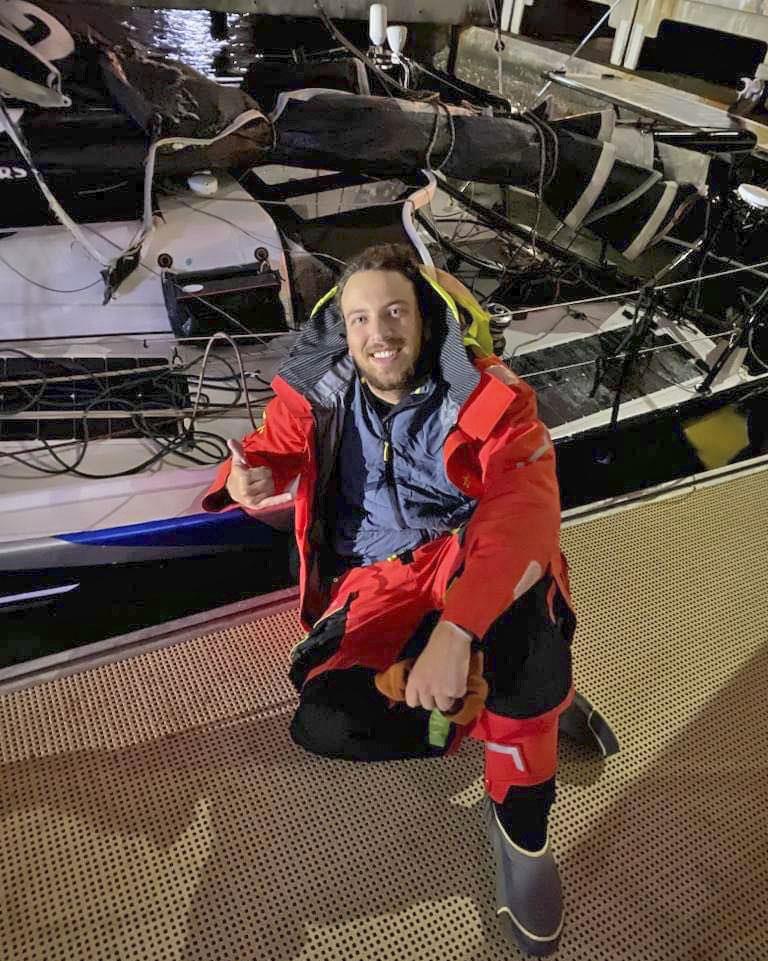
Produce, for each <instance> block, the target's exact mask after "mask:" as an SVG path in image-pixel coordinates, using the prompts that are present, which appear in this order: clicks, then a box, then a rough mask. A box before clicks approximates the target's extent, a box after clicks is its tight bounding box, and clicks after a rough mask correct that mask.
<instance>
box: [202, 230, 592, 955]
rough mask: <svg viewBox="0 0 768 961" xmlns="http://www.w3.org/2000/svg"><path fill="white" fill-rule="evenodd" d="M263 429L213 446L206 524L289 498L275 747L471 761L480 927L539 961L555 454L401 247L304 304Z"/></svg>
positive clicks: (560, 681)
mask: <svg viewBox="0 0 768 961" xmlns="http://www.w3.org/2000/svg"><path fill="white" fill-rule="evenodd" d="M273 386H274V389H275V393H276V398H275V399H274V400H272V401H271V402H270V404H269V405H268V407H267V416H266V419H265V422H264V424H263V426H262V428H261V429H260V430H259V431H257V432H255V433H254V434H251V435H250V436H249V437H247V438H245V440H244V441H243V444H242V446H241V445H238V444H237V443H235V442H232V444H231V447H232V450H233V458H232V460H231V461H230V462H228V463H227V464H225V465H223V466H222V469H221V471H220V473H219V476H218V478H217V480H216V482H215V483H214V485H213V486H212V488H211V490H210V491H209V493H208V495H207V497H206V499H205V501H204V506H205V507H206V509H208V510H222V509H226V508H232V507H234V506H236V505H238V504H239V505H242V506H243V507H245V508H247V509H256V508H259V507H263V506H266V505H268V504H274V503H275V502H279V501H280V500H284V499H286V498H287V497H289V496H290V495H288V494H286V490H287V488H288V487H289V486H290V485H291V483H292V482H293V481H294V480H296V478H298V489H297V492H296V497H295V501H296V520H295V523H296V537H297V541H298V544H299V550H300V559H301V618H302V622H303V623H304V626H305V629H306V630H307V632H308V633H307V635H306V637H305V638H304V639H303V640H302V641H300V642H299V644H297V646H296V647H295V648H294V651H293V653H292V663H291V668H290V675H291V679H292V681H293V683H294V685H295V686H296V689H297V691H299V693H300V702H299V707H298V709H297V711H296V713H295V715H294V718H293V721H292V724H291V736H292V737H293V739H294V741H295V742H296V743H297V744H299V745H300V746H301V747H303V748H305V749H306V750H309V751H312V752H313V753H316V754H320V755H323V756H326V757H333V758H342V759H346V760H352V761H386V760H393V759H403V758H415V757H436V756H440V755H445V754H450V753H454V752H455V751H456V750H457V749H458V747H459V745H460V743H461V741H462V739H463V738H464V737H465V736H471V737H475V738H478V739H480V740H482V741H483V742H484V743H485V788H486V792H487V794H488V801H487V803H486V820H487V826H488V830H489V834H490V839H491V842H492V844H493V847H494V851H495V856H496V872H497V902H498V903H497V911H498V914H499V916H500V918H501V919H502V921H503V924H504V928H505V931H506V933H507V934H508V935H509V936H511V937H512V939H513V940H514V942H515V943H516V944H518V945H519V946H520V947H521V948H523V950H525V951H527V952H528V953H530V954H535V955H546V954H550V953H552V952H553V951H555V950H556V949H557V945H558V941H559V938H560V933H561V930H562V923H563V907H562V895H561V888H560V878H559V874H558V870H557V866H556V864H555V861H554V858H553V856H552V853H551V851H550V849H549V844H548V838H547V824H548V814H549V809H550V807H551V805H552V802H553V801H554V797H555V770H556V765H557V736H558V719H559V717H560V715H561V714H562V713H563V712H564V711H566V709H567V708H568V706H569V704H570V702H571V699H572V697H573V691H572V684H571V658H570V642H571V638H572V636H573V631H574V627H575V619H574V616H573V612H572V608H571V603H570V598H569V593H568V579H567V567H566V564H565V558H564V557H563V555H562V553H561V551H560V542H559V534H560V502H559V491H558V485H557V478H556V473H555V453H554V448H553V446H552V442H551V440H550V437H549V434H548V432H547V430H546V428H545V427H544V425H543V424H542V423H541V422H540V421H539V420H538V419H537V416H536V401H535V395H534V393H533V391H532V389H531V388H530V387H529V386H528V385H527V384H525V383H524V382H523V381H521V380H520V379H519V378H517V377H516V376H515V375H514V374H512V372H511V371H509V370H508V369H507V368H506V367H504V365H503V364H502V363H501V362H500V361H499V360H498V359H497V358H496V357H494V356H493V353H492V345H491V340H490V334H489V332H488V317H487V315H486V314H485V313H484V312H483V311H482V309H481V308H480V307H479V305H478V304H477V302H476V301H475V300H474V298H472V296H471V294H470V293H469V291H467V290H466V288H464V287H463V286H462V285H461V284H459V283H458V282H456V281H455V280H453V278H450V277H449V276H448V275H446V274H443V273H442V272H434V271H429V270H427V269H426V268H423V267H421V266H420V265H419V264H418V263H417V262H416V261H415V260H414V258H413V256H412V254H411V253H410V251H409V250H408V249H407V248H405V247H400V246H395V245H382V246H377V247H372V248H369V249H368V250H366V251H364V252H363V253H362V254H361V255H360V256H359V257H357V258H356V259H355V261H353V262H352V263H351V264H350V265H349V266H348V268H347V270H346V271H345V272H344V274H343V275H342V277H341V279H340V281H339V284H338V286H337V287H336V288H334V290H333V291H331V292H329V294H328V295H327V296H326V297H325V298H323V300H321V301H320V303H319V304H318V305H317V307H316V308H315V311H314V312H313V314H312V317H311V318H310V319H309V321H308V322H307V324H306V326H305V327H304V329H303V330H302V333H301V335H300V337H299V338H298V340H297V343H296V345H295V347H294V349H293V350H292V352H291V355H290V357H289V358H288V359H287V360H286V362H285V363H284V365H283V367H282V368H281V370H280V373H279V375H278V376H277V377H276V378H275V380H274V382H273Z"/></svg>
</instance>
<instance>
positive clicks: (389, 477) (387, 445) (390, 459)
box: [382, 418, 406, 529]
mask: <svg viewBox="0 0 768 961" xmlns="http://www.w3.org/2000/svg"><path fill="white" fill-rule="evenodd" d="M382 427H383V428H384V477H385V478H386V481H387V488H388V490H389V499H390V500H391V501H392V509H393V510H394V512H395V517H396V518H397V522H398V524H399V525H400V527H401V528H403V529H405V527H406V523H405V518H404V517H403V512H402V511H401V510H400V501H399V500H398V497H397V484H396V483H395V463H394V452H393V448H392V432H391V430H390V427H389V418H387V419H386V420H384V421H383V423H382Z"/></svg>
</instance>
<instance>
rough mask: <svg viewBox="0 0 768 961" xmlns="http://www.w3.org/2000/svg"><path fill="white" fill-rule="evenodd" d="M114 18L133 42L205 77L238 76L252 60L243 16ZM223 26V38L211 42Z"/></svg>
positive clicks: (200, 13) (156, 13)
mask: <svg viewBox="0 0 768 961" xmlns="http://www.w3.org/2000/svg"><path fill="white" fill-rule="evenodd" d="M116 13H117V11H116ZM118 15H119V17H120V23H121V24H122V25H123V27H125V29H126V30H128V31H130V36H131V37H132V38H133V39H134V40H137V41H138V42H139V43H142V44H144V45H145V46H146V47H149V48H150V50H153V51H155V52H157V53H162V54H164V55H165V56H167V57H168V58H169V59H173V60H181V61H183V62H184V63H186V64H188V65H189V66H190V67H194V68H195V70H199V71H200V73H204V74H207V75H208V76H214V75H228V76H231V75H239V74H242V73H244V72H245V70H246V68H247V66H248V63H249V62H250V60H251V59H252V58H253V49H252V44H251V25H250V22H249V20H250V18H249V17H248V15H246V14H240V13H230V14H216V15H214V16H213V17H212V15H211V14H210V13H208V11H206V10H147V9H137V8H133V9H131V10H128V11H127V12H123V11H120V12H119V14H118ZM224 23H226V36H225V37H224V38H223V39H215V36H220V35H221V34H220V31H222V29H223V25H224Z"/></svg>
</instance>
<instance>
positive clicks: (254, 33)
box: [83, 7, 448, 77]
mask: <svg viewBox="0 0 768 961" xmlns="http://www.w3.org/2000/svg"><path fill="white" fill-rule="evenodd" d="M83 9H84V10H85V11H86V13H87V17H88V19H89V21H90V22H93V24H94V25H95V26H97V27H98V26H101V27H108V28H109V29H107V30H106V31H105V32H107V33H108V34H109V35H110V36H114V35H115V27H117V28H119V32H125V33H126V34H127V35H129V36H131V37H132V38H133V39H134V40H136V41H138V42H139V43H142V44H144V46H146V47H148V48H149V49H151V50H153V51H156V52H157V53H162V54H164V55H165V56H167V57H168V58H170V59H174V60H181V61H182V62H184V63H186V64H187V65H188V66H190V67H194V68H195V69H196V70H199V71H200V73H203V74H206V75H207V76H217V77H239V76H242V75H243V74H244V73H245V71H246V70H247V68H248V64H249V63H251V61H252V60H254V59H255V58H257V57H260V56H263V55H265V54H269V55H275V54H277V55H282V56H285V57H288V56H291V51H294V50H295V51H296V53H297V55H298V56H301V55H302V52H306V53H311V52H315V51H321V50H329V49H332V48H337V47H338V42H337V41H336V40H335V38H333V37H332V36H331V35H330V34H329V32H328V30H327V29H326V28H325V27H324V26H323V24H322V22H321V21H320V20H319V19H318V18H317V17H271V16H264V15H259V14H241V13H227V14H223V13H210V12H208V11H206V10H147V9H143V8H133V9H129V10H123V9H120V8H117V7H114V8H109V7H97V8H92V7H84V8H83ZM340 27H341V29H342V30H343V33H344V35H345V37H347V38H348V39H349V40H351V41H352V42H353V43H354V44H356V45H358V46H360V47H362V48H363V49H367V47H368V25H367V23H366V22H364V21H361V20H344V21H343V22H341V23H340ZM408 34H409V39H408V46H407V48H406V49H407V52H408V53H409V54H410V55H411V56H413V57H415V58H416V59H422V58H423V59H430V58H431V57H432V56H433V55H434V54H435V53H436V52H437V51H438V50H441V49H443V48H444V47H446V46H447V42H448V28H447V27H444V26H433V25H431V24H412V25H411V26H410V27H409V31H408Z"/></svg>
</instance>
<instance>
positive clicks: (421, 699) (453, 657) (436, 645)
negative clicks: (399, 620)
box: [405, 621, 471, 712]
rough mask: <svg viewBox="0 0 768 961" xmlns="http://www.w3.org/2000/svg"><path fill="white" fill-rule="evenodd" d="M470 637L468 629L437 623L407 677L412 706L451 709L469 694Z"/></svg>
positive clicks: (409, 703) (407, 699)
mask: <svg viewBox="0 0 768 961" xmlns="http://www.w3.org/2000/svg"><path fill="white" fill-rule="evenodd" d="M470 648H471V639H470V638H469V637H468V636H467V634H466V632H465V631H462V630H460V629H459V628H457V627H455V626H454V625H453V624H449V623H446V622H444V621H440V622H438V624H437V626H436V627H435V629H434V630H433V631H432V635H431V636H430V638H429V641H428V643H427V646H426V647H425V648H424V650H423V651H422V652H421V655H420V656H419V657H418V658H417V660H416V663H415V664H414V665H413V670H412V671H411V673H410V675H409V676H408V684H407V685H406V688H405V700H406V703H407V704H408V706H409V707H423V708H425V709H426V710H427V711H432V710H434V709H435V708H438V709H439V710H440V711H445V712H450V710H451V708H452V707H453V705H454V704H455V702H456V701H457V700H458V699H459V698H462V697H464V695H465V694H466V693H467V675H468V674H469V655H470Z"/></svg>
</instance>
